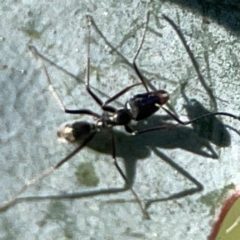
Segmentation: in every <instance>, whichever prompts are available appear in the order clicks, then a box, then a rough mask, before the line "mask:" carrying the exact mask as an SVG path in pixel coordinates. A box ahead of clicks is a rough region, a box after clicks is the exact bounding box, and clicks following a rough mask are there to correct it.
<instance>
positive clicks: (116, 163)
mask: <svg viewBox="0 0 240 240" xmlns="http://www.w3.org/2000/svg"><path fill="white" fill-rule="evenodd" d="M111 134H112V158H113V162H114V165H115V167H116V168H117V170H118V172H119V173H120V175H121V176H122V178H123V180H124V181H125V183H126V187H127V189H130V190H131V192H132V194H133V195H134V197H135V199H136V201H137V203H138V205H139V207H140V208H141V211H142V213H143V215H144V217H145V218H146V219H150V216H149V214H148V212H147V211H146V209H145V208H144V207H143V206H142V203H141V200H140V199H139V197H138V195H137V193H136V192H135V191H134V190H133V188H132V186H131V184H130V183H129V181H128V179H127V177H126V175H125V174H124V172H123V171H122V169H121V167H120V166H119V164H118V162H117V158H116V148H115V141H114V135H113V132H112V131H111ZM127 189H126V190H127Z"/></svg>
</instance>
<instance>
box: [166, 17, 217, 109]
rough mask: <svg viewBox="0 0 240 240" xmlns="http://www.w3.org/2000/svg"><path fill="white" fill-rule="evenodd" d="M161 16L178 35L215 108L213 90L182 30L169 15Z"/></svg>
mask: <svg viewBox="0 0 240 240" xmlns="http://www.w3.org/2000/svg"><path fill="white" fill-rule="evenodd" d="M162 17H163V18H164V19H165V20H166V21H167V22H168V23H169V24H170V25H171V26H172V27H173V29H174V30H175V32H176V33H177V35H178V37H179V38H180V40H181V42H182V44H183V46H184V48H185V49H186V52H187V53H188V56H189V58H190V59H191V62H192V64H193V67H194V69H195V71H196V73H197V76H198V79H199V81H200V82H201V84H202V86H203V88H204V89H205V90H206V92H207V93H208V95H209V96H210V98H211V100H212V102H213V105H214V109H215V110H217V102H216V99H215V97H214V95H213V92H212V90H211V89H210V88H209V87H208V86H207V84H206V82H205V80H204V78H203V76H202V74H201V72H200V70H199V65H198V62H197V60H196V59H195V57H194V55H193V53H192V51H191V50H190V48H189V46H188V45H187V43H186V40H185V38H184V36H183V34H182V32H181V31H180V29H179V27H178V26H177V25H176V24H175V23H174V22H173V20H172V19H170V18H169V17H167V16H166V15H164V14H163V15H162Z"/></svg>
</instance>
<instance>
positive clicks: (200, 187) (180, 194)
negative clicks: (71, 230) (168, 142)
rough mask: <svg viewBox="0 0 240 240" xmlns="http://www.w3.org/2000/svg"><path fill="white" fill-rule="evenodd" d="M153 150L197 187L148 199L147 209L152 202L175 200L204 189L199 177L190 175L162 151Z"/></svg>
mask: <svg viewBox="0 0 240 240" xmlns="http://www.w3.org/2000/svg"><path fill="white" fill-rule="evenodd" d="M153 151H154V152H155V153H156V155H157V156H159V157H161V158H162V159H163V160H164V161H165V162H166V163H167V164H169V165H170V166H171V167H172V168H174V169H176V170H177V171H178V172H179V173H180V174H182V175H183V176H184V177H185V178H187V179H188V180H189V181H191V182H192V183H194V184H195V185H196V187H195V188H190V189H187V190H184V191H181V192H178V193H175V194H172V195H170V196H168V197H166V198H158V199H148V200H146V201H147V203H146V205H145V208H146V209H147V208H149V207H150V205H151V204H152V203H155V202H163V201H168V200H173V199H178V198H182V197H186V196H188V195H192V194H195V193H197V192H200V191H202V190H203V185H202V184H201V183H200V182H199V181H197V179H195V178H194V177H193V176H192V175H190V174H189V173H188V172H187V171H186V170H184V169H183V168H182V167H180V166H179V165H178V164H176V163H175V162H174V161H173V160H172V159H170V158H169V157H168V156H166V155H165V154H163V153H161V152H160V151H159V150H157V149H153Z"/></svg>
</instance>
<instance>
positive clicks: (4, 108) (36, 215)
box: [0, 0, 240, 240]
mask: <svg viewBox="0 0 240 240" xmlns="http://www.w3.org/2000/svg"><path fill="white" fill-rule="evenodd" d="M156 2H158V3H154V1H153V3H151V4H150V5H146V3H145V2H142V1H140V0H137V1H127V0H125V1H108V0H104V1H83V0H82V1H67V2H64V1H51V2H48V3H39V2H37V1H21V2H20V1H19V2H15V1H5V2H1V3H0V4H1V5H2V7H1V8H0V9H1V10H0V15H1V31H0V49H1V58H0V67H1V69H0V73H1V74H0V84H1V85H0V91H1V94H0V104H1V112H0V113H1V128H2V131H1V137H0V142H1V156H0V189H1V194H0V202H4V201H6V200H8V199H9V198H11V196H12V195H13V194H14V193H15V192H16V191H18V190H19V189H20V188H21V186H23V184H24V183H25V182H26V181H27V180H28V179H31V178H32V177H34V176H35V175H37V174H38V173H39V172H40V171H42V170H43V169H45V168H48V167H50V166H52V165H54V164H55V163H57V162H58V161H59V160H60V159H61V158H62V157H64V156H66V154H67V153H69V152H70V151H71V150H72V149H73V147H72V146H70V145H64V144H62V143H59V142H58V141H57V139H56V129H57V127H58V126H59V125H60V124H61V123H62V122H64V121H66V120H70V119H76V118H77V117H76V116H74V117H72V116H67V115H66V114H64V113H62V111H61V109H60V108H59V106H58V105H57V103H56V101H55V99H54V98H53V96H52V95H51V93H50V92H49V91H48V86H47V82H46V76H45V75H44V73H43V70H42V68H41V64H39V61H37V60H36V58H35V57H34V56H33V55H32V53H31V52H30V51H29V50H28V46H29V45H34V46H35V47H36V48H37V49H38V50H39V52H40V53H42V54H43V55H44V56H47V57H48V58H50V59H51V60H52V61H54V62H55V63H56V64H58V65H59V66H62V67H63V68H64V69H66V70H67V71H69V72H71V73H73V74H74V75H78V76H79V77H80V78H82V79H84V78H85V73H86V59H87V55H86V45H87V39H88V38H87V22H86V18H85V15H86V13H90V14H91V15H92V16H93V18H94V19H95V22H96V24H97V25H98V27H99V28H100V29H101V30H102V32H103V33H104V35H105V36H106V37H107V39H108V40H109V42H111V43H112V44H113V45H114V46H121V47H120V48H119V49H118V50H119V51H120V52H121V53H122V54H123V55H124V56H125V57H126V58H127V59H128V60H129V61H130V62H132V59H133V57H134V55H135V52H136V50H137V47H138V45H139V43H140V40H141V36H142V32H143V29H144V24H143V23H144V21H145V14H146V10H147V9H150V8H152V9H153V12H154V14H155V18H154V17H153V16H151V18H150V24H149V25H150V29H151V30H150V31H148V32H147V37H146V41H145V43H144V46H143V50H142V52H141V55H140V57H139V60H138V65H139V66H140V68H141V69H143V70H144V73H145V74H147V76H148V78H149V79H154V81H152V84H153V85H154V86H155V87H156V88H158V89H160V88H165V89H166V90H167V91H168V92H169V93H171V103H172V105H173V106H174V108H175V110H176V111H177V112H178V114H179V116H181V118H183V119H184V118H185V116H186V112H185V110H184V107H183V105H184V99H183V98H182V96H181V94H180V90H179V82H180V81H188V85H187V87H186V94H187V96H188V97H189V98H196V99H197V100H199V101H200V102H201V103H202V104H203V105H204V106H205V107H209V96H208V95H207V94H206V92H205V90H204V89H203V88H202V86H201V84H200V83H199V81H198V79H197V77H196V73H195V71H194V69H193V67H192V64H191V62H190V60H189V58H188V55H187V53H186V52H185V49H184V48H183V46H182V44H181V43H180V41H179V38H178V36H177V35H176V33H175V32H174V31H173V30H172V28H171V26H170V25H169V24H168V23H167V22H165V21H164V20H163V19H162V18H161V14H162V13H164V14H166V15H167V16H169V17H171V18H172V19H173V20H174V21H175V22H176V24H177V25H179V26H180V27H181V29H182V30H183V34H184V36H185V37H186V39H187V41H188V44H189V45H190V47H191V49H192V50H193V52H194V55H195V56H196V58H197V60H198V61H199V64H200V66H201V70H202V73H203V75H204V77H205V78H206V80H207V83H208V84H211V86H212V89H213V91H214V94H215V95H216V96H217V97H218V98H217V103H218V107H219V110H221V111H228V112H232V113H236V114H239V113H240V107H239V62H238V56H239V54H240V53H239V46H240V45H239V38H238V36H236V35H235V34H233V33H232V32H231V31H230V30H229V29H225V28H223V27H222V26H219V25H218V24H217V23H216V22H214V21H213V20H212V19H209V21H210V23H209V24H207V23H206V21H205V20H206V19H205V18H204V17H203V16H202V15H201V14H200V13H199V12H197V11H196V10H194V9H191V8H188V9H186V8H184V7H183V6H181V5H177V4H176V5H174V4H170V3H169V2H167V1H163V2H164V3H161V1H156ZM226 19H227V16H226ZM223 20H224V19H223ZM91 33H92V34H91V36H92V43H91V65H92V68H91V85H92V86H94V88H95V89H97V90H99V92H100V93H99V95H100V96H101V97H103V98H104V96H103V95H104V94H106V95H107V96H112V95H113V94H114V93H116V92H118V91H120V90H121V89H122V88H123V87H124V86H126V85H131V84H133V83H136V82H137V81H138V78H137V76H136V74H135V73H134V71H133V70H132V69H131V68H130V67H128V66H127V65H126V64H124V62H123V61H122V59H121V57H120V56H118V55H117V54H116V53H112V52H111V49H110V48H109V47H108V46H107V45H106V44H105V43H104V41H103V40H102V39H101V37H99V35H98V34H97V33H96V31H95V30H94V28H92V30H91ZM47 68H48V71H49V73H50V76H51V79H52V81H53V83H54V86H55V88H56V90H57V91H58V93H59V95H60V96H61V98H62V99H63V101H64V103H65V104H66V105H67V106H68V107H69V108H82V107H84V108H90V109H92V110H96V111H98V112H100V109H99V107H98V106H96V104H95V102H94V101H93V100H92V99H91V98H90V97H89V96H88V95H87V93H86V91H85V87H84V84H83V83H82V82H79V83H78V82H77V81H76V80H75V79H73V78H70V77H69V76H67V75H66V74H64V73H63V72H62V71H60V70H59V69H56V68H54V67H51V66H49V65H47ZM143 91H144V89H143V88H142V87H138V88H136V89H134V90H133V91H132V92H131V93H129V94H126V96H123V97H122V98H121V99H119V102H121V103H125V101H126V99H127V98H129V97H130V96H131V95H133V94H136V93H140V92H143ZM117 106H119V105H117ZM159 114H160V112H159ZM81 119H88V120H91V118H86V117H81ZM185 119H186V118H185ZM153 122H155V125H156V124H157V118H154V119H153ZM224 122H225V123H226V124H229V125H231V126H234V127H235V128H236V129H239V128H240V127H239V126H240V122H237V121H233V120H232V119H227V118H224ZM146 127H147V123H146ZM118 130H119V131H118V132H116V145H117V155H118V156H119V160H120V159H121V157H122V158H124V159H125V160H126V161H127V160H128V161H135V160H138V159H139V161H138V162H137V166H136V172H137V175H136V179H135V184H134V188H135V190H136V192H138V194H139V195H140V197H141V198H142V199H144V198H148V197H156V196H159V197H161V196H162V197H164V196H167V195H168V194H169V193H171V192H177V191H179V190H181V189H183V188H187V187H191V184H189V182H188V181H187V180H185V179H183V178H182V177H181V176H180V175H179V174H177V173H176V171H175V170H173V169H171V168H170V167H169V166H168V165H166V164H165V163H164V162H163V161H162V160H161V158H160V157H159V156H157V155H156V151H155V152H154V151H152V149H155V148H159V150H160V151H162V152H163V153H165V154H166V155H168V156H169V157H171V158H172V159H174V160H175V161H176V162H177V163H179V164H180V165H181V166H182V167H184V168H185V169H186V170H188V171H189V172H190V173H191V174H192V175H193V176H194V177H195V178H196V179H198V180H199V181H200V182H201V183H202V184H203V185H204V187H205V190H204V191H203V192H202V193H200V194H196V195H194V196H188V197H186V198H184V199H181V200H175V201H169V202H165V203H157V204H153V205H152V206H151V207H150V209H149V212H150V214H151V220H148V221H146V220H143V219H142V214H141V212H140V210H139V207H138V205H137V204H136V203H134V202H131V201H130V200H132V199H134V198H133V197H132V195H131V193H130V192H126V193H120V194H118V195H115V196H114V195H112V196H102V197H97V198H88V199H80V200H75V201H66V200H62V201H54V200H51V201H45V202H31V203H20V204H18V205H15V206H13V207H12V208H10V209H9V210H8V211H6V212H3V213H1V214H0V239H8V240H9V239H18V240H22V239H24V240H26V239H161V240H162V239H164V240H165V239H166V240H168V239H175V240H178V239H189V240H192V239H197V240H200V239H206V236H207V235H208V234H209V232H210V228H211V227H210V226H211V224H212V221H213V217H214V211H212V210H213V209H214V208H215V204H217V203H216V202H214V201H213V202H211V200H209V201H208V203H206V202H205V201H203V199H202V197H207V196H208V194H210V193H211V194H212V192H216V193H215V194H216V195H221V192H222V191H224V189H225V187H226V186H228V185H229V184H231V183H234V184H237V183H238V182H239V179H240V178H239V170H240V164H239V142H240V139H239V135H237V134H235V133H234V132H233V131H231V132H230V134H231V146H229V147H225V148H221V149H220V148H216V146H215V145H212V146H213V148H214V149H215V151H216V152H217V154H218V155H219V159H212V158H207V157H204V156H201V155H200V154H196V153H194V146H201V145H200V144H199V145H197V144H198V142H195V141H197V140H196V138H194V136H195V135H194V134H193V132H192V131H191V134H192V136H191V135H190V137H191V138H190V141H189V142H187V143H186V144H185V142H186V141H187V140H189V139H188V137H187V136H186V135H182V134H183V132H182V131H179V132H176V133H175V134H173V135H172V136H167V133H168V131H165V132H161V133H156V132H154V133H152V134H149V135H148V134H146V135H143V136H141V137H132V136H128V135H127V134H125V133H123V129H121V128H120V129H118ZM164 134H166V135H164ZM134 139H136V141H134ZM94 146H95V148H98V149H99V150H101V151H105V152H107V154H102V153H99V152H95V151H93V150H89V148H85V149H84V150H83V151H81V152H80V153H79V154H78V155H77V156H75V157H74V158H73V159H72V160H71V161H70V162H69V163H67V164H65V165H64V166H63V167H62V168H61V169H59V170H58V171H57V172H56V173H54V174H52V175H51V176H49V177H47V178H46V179H44V180H43V181H41V182H40V183H39V184H37V185H36V186H34V187H31V188H30V189H28V190H27V191H26V192H25V193H24V195H23V196H31V195H41V194H42V195H43V194H45V195H48V194H58V193H63V192H75V191H81V190H84V189H86V188H84V187H83V186H79V184H78V183H77V179H76V174H75V171H76V169H77V167H78V165H80V164H83V163H89V162H90V163H92V166H93V167H94V171H95V172H96V175H97V177H98V179H99V180H100V182H99V184H98V187H101V188H104V187H105V188H106V187H110V186H122V185H123V181H122V179H121V177H120V176H119V174H118V172H117V171H116V169H115V168H114V165H113V164H112V161H111V155H110V152H109V151H110V150H109V149H110V144H109V142H107V141H106V142H104V141H102V140H101V141H98V142H97V141H96V143H95V145H94ZM102 146H105V147H103V148H104V149H101V148H102ZM191 146H193V149H191ZM186 149H188V150H186ZM196 149H197V147H196ZM196 149H195V150H196ZM197 150H199V149H197ZM197 150H196V151H197ZM203 150H206V149H203ZM196 151H195V152H196ZM81 166H84V165H81ZM90 171H93V168H91V167H90ZM90 174H93V176H94V177H95V174H94V173H93V172H91V173H90ZM96 182H98V181H95V183H96ZM216 199H218V198H217V197H216ZM128 200H129V201H128Z"/></svg>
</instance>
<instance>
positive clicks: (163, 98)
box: [154, 90, 169, 105]
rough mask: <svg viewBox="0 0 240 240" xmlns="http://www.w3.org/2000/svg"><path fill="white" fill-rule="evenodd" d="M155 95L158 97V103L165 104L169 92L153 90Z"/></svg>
mask: <svg viewBox="0 0 240 240" xmlns="http://www.w3.org/2000/svg"><path fill="white" fill-rule="evenodd" d="M154 95H155V96H158V98H159V105H163V104H165V103H166V102H167V101H168V99H169V94H168V93H167V92H166V91H164V90H158V91H155V92H154Z"/></svg>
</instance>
